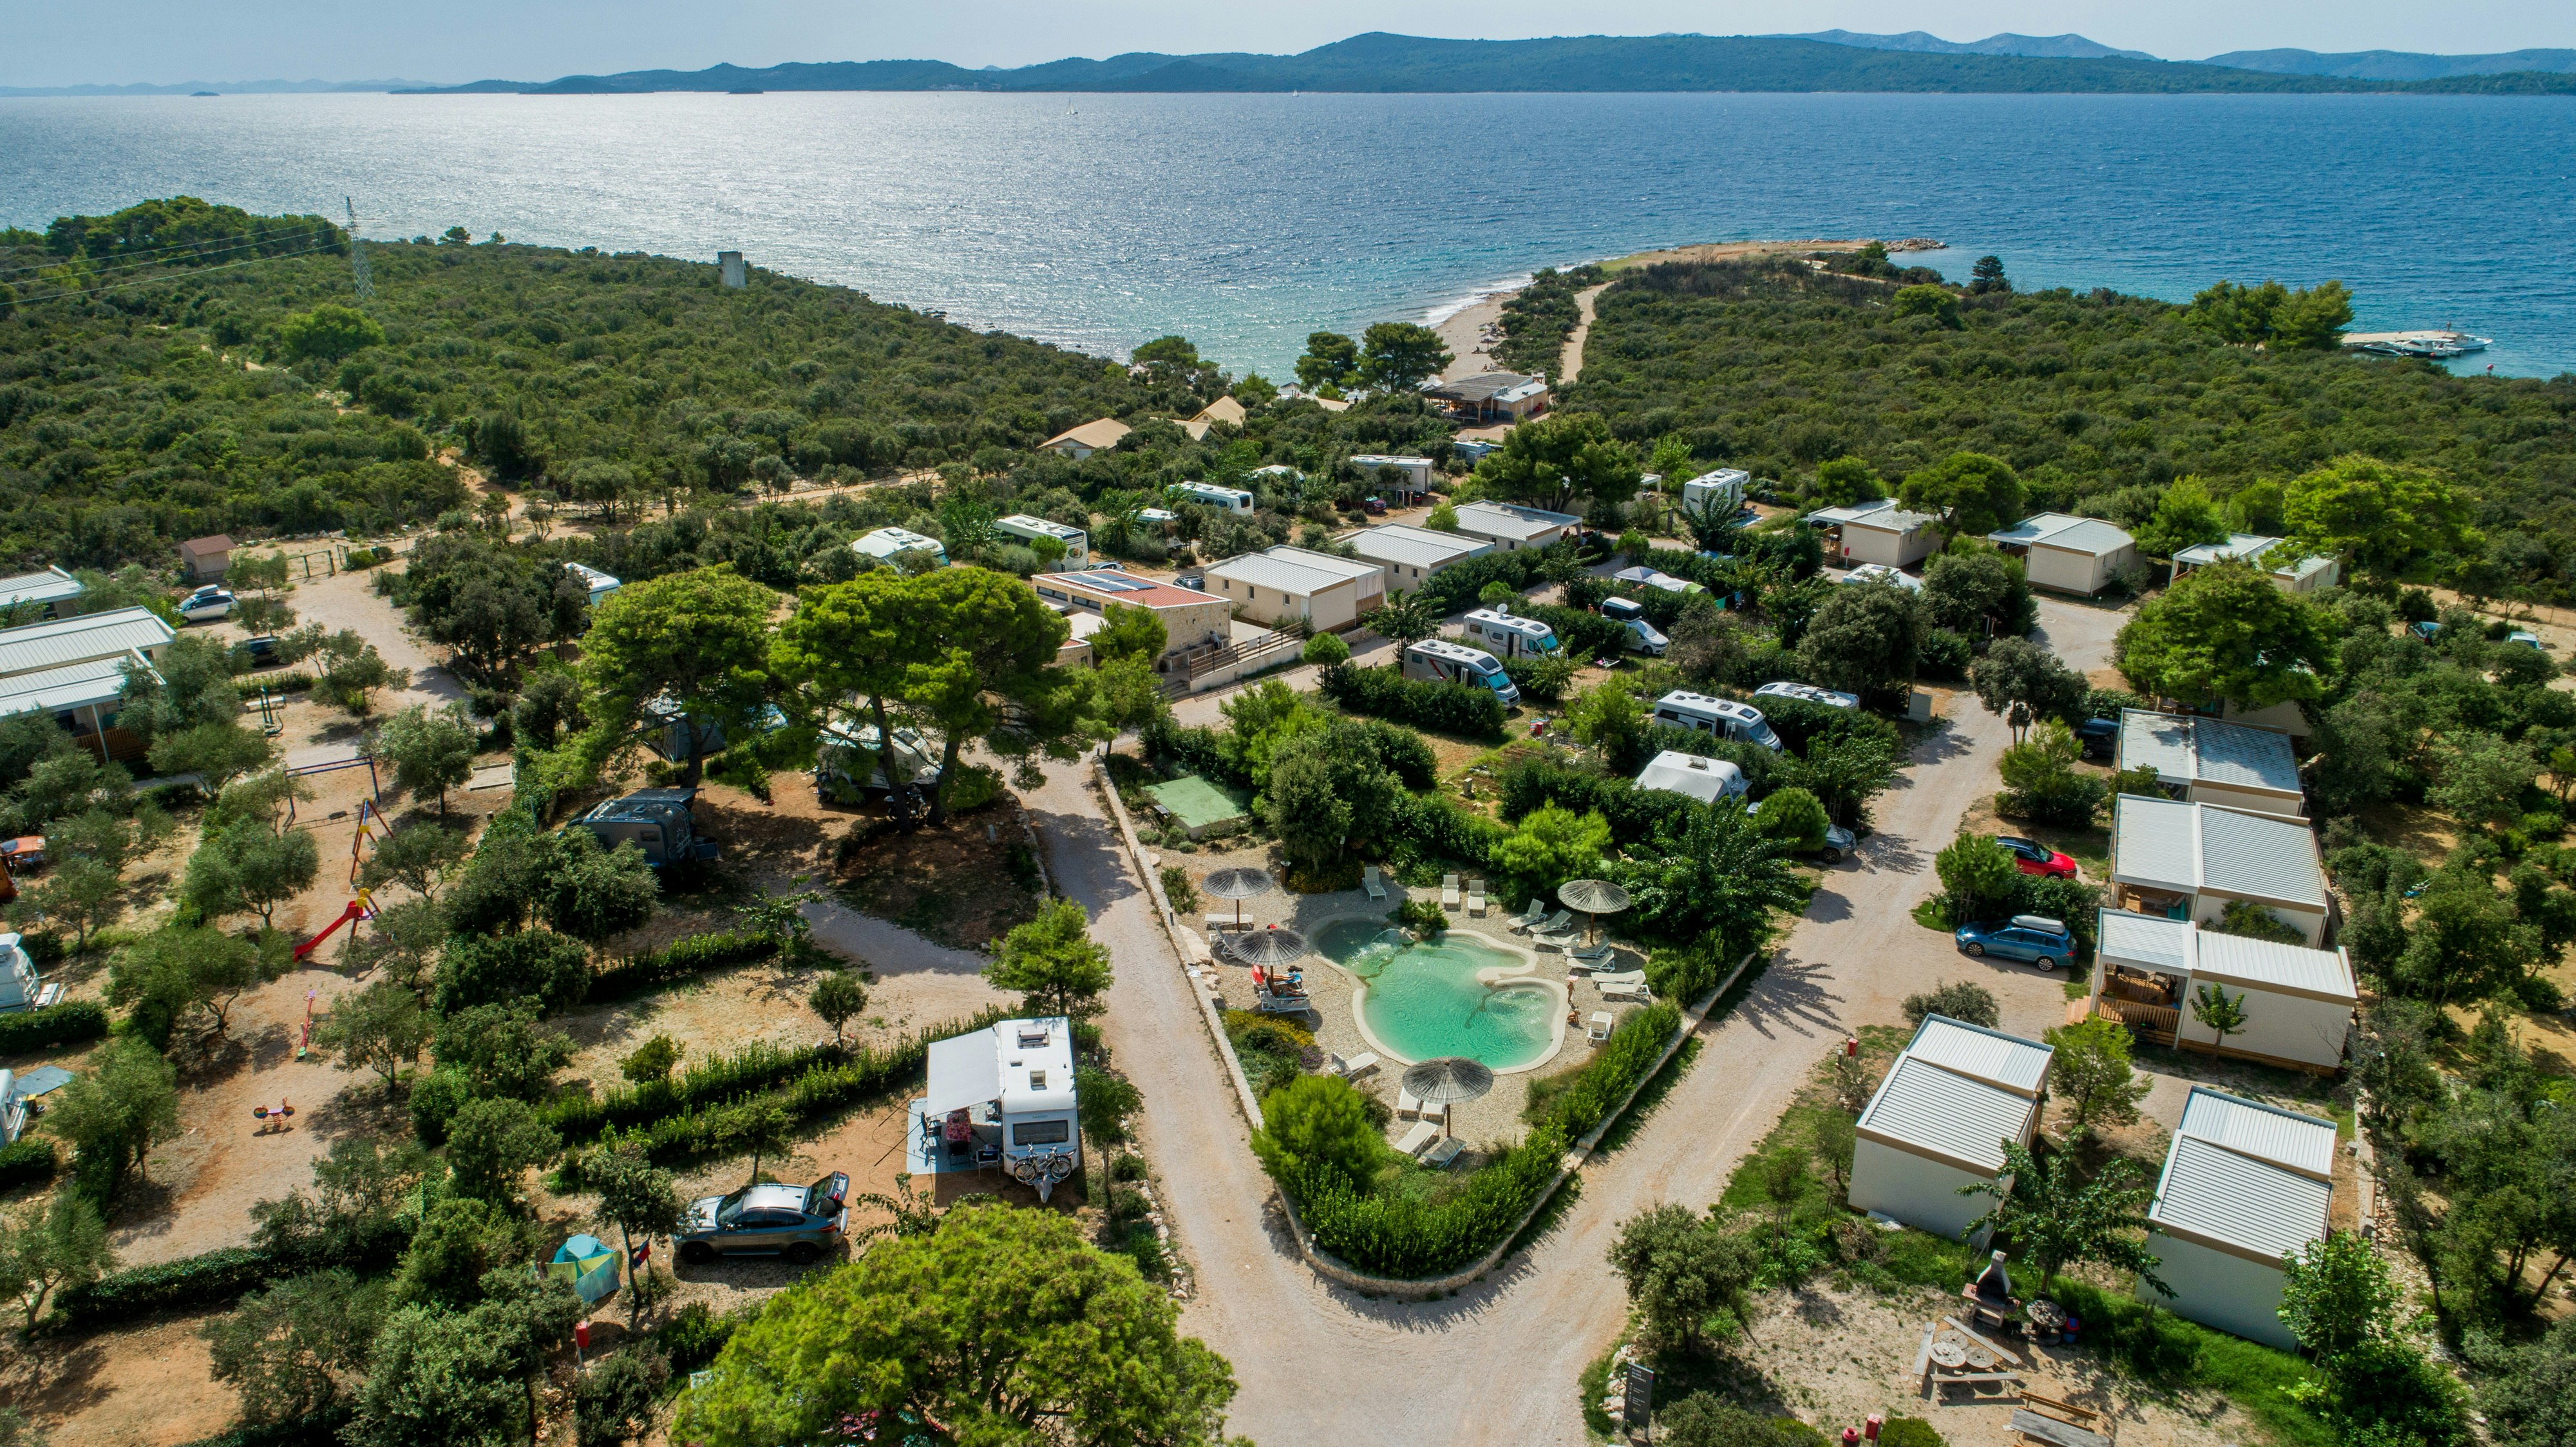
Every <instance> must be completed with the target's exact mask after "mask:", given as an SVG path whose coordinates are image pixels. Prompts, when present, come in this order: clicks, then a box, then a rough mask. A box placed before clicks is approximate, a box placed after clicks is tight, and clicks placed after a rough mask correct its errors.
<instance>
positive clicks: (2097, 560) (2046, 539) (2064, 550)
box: [1986, 512, 2138, 597]
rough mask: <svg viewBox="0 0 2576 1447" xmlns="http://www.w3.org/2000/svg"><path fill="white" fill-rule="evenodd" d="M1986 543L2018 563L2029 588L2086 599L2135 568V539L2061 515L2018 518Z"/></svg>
mask: <svg viewBox="0 0 2576 1447" xmlns="http://www.w3.org/2000/svg"><path fill="white" fill-rule="evenodd" d="M1986 541H1988V542H1990V543H1993V544H1994V545H1995V546H1996V547H1998V548H2001V549H2002V550H2003V551H2004V552H2005V554H2007V555H2008V556H2011V557H2016V558H2019V559H2021V560H2022V568H2023V571H2024V572H2025V573H2026V574H2028V576H2029V578H2030V581H2031V586H2033V587H2036V588H2055V589H2057V590H2058V591H2059V592H2062V593H2082V594H2084V595H2085V596H2087V597H2090V596H2091V595H2093V594H2095V593H2099V592H2101V591H2102V590H2103V589H2104V588H2107V587H2109V586H2111V580H2112V579H2113V578H2116V577H2118V576H2119V574H2120V570H2121V569H2123V568H2131V567H2135V566H2137V562H2138V542H2137V539H2135V538H2132V537H2130V536H2129V535H2128V534H2127V533H2126V532H2123V531H2122V530H2121V529H2120V528H2118V527H2117V526H2115V525H2113V524H2111V523H2106V522H2104V521H2102V520H2101V519H2100V518H2083V517H2075V516H2072V515H2070V514H2067V513H2062V512H2044V513H2040V514H2038V515H2037V516H2035V517H2026V518H2023V519H2022V520H2021V521H2020V522H2017V523H2015V524H2013V525H2012V526H2011V527H2008V528H2005V529H2003V530H2002V531H2000V532H1992V533H1988V534H1986Z"/></svg>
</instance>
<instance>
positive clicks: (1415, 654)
mask: <svg viewBox="0 0 2576 1447" xmlns="http://www.w3.org/2000/svg"><path fill="white" fill-rule="evenodd" d="M1404 676H1405V677H1407V678H1413V679H1420V680H1423V681H1425V682H1428V683H1463V684H1466V685H1467V686H1468V687H1470V688H1490V689H1492V690H1493V691H1494V696H1495V697H1497V698H1499V699H1501V700H1502V701H1503V702H1504V703H1506V704H1515V703H1518V702H1520V701H1521V691H1520V689H1519V687H1518V686H1516V685H1515V684H1513V682H1512V681H1511V679H1510V678H1509V677H1507V676H1505V675H1504V673H1503V665H1502V663H1501V661H1500V660H1498V659H1496V658H1495V657H1494V655H1492V654H1490V653H1487V652H1485V651H1484V650H1483V649H1481V648H1469V647H1467V646H1466V645H1465V644H1461V643H1452V642H1450V641H1449V640H1448V639H1446V638H1425V639H1423V640H1422V641H1421V642H1419V643H1415V644H1411V645H1409V646H1407V647H1406V648H1405V650H1404Z"/></svg>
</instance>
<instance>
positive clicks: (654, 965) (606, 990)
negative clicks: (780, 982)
mask: <svg viewBox="0 0 2576 1447" xmlns="http://www.w3.org/2000/svg"><path fill="white" fill-rule="evenodd" d="M778 949H779V945H778V941H777V940H776V939H775V938H773V937H771V936H769V935H765V934H740V933H734V932H730V931H729V932H727V933H724V934H712V935H695V936H692V937H690V938H688V939H684V940H681V941H679V942H677V943H675V944H673V945H672V946H671V947H670V948H668V949H661V950H655V951H653V952H652V953H651V954H644V955H628V956H627V957H626V958H625V959H622V960H620V961H618V962H617V963H616V964H613V965H611V966H609V967H608V968H607V969H604V970H600V971H598V972H596V973H594V974H593V975H592V976H591V977H590V992H589V993H588V994H587V995H586V996H584V997H583V998H584V999H586V1000H587V1001H588V1002H589V1003H591V1004H594V1005H596V1004H599V1003H601V1002H603V1001H607V1000H623V999H627V998H629V997H630V996H635V995H641V994H644V993H646V992H648V991H652V990H658V989H661V988H662V987H663V986H665V985H668V984H671V983H673V982H674V981H678V980H685V979H687V978H689V977H690V976H692V975H697V974H703V973H705V972H706V971H708V970H721V969H725V968H727V967H729V966H733V965H748V964H752V963H755V962H757V961H760V960H765V959H769V958H770V957H772V956H774V955H776V954H777V953H778Z"/></svg>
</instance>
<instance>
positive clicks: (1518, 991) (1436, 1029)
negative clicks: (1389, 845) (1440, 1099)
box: [1315, 919, 1563, 1070]
mask: <svg viewBox="0 0 2576 1447" xmlns="http://www.w3.org/2000/svg"><path fill="white" fill-rule="evenodd" d="M1386 928H1387V927H1386V926H1385V925H1384V924H1382V923H1380V922H1378V921H1376V920H1365V919H1347V920H1336V921H1334V922H1333V923H1331V924H1328V925H1326V926H1324V927H1323V928H1322V929H1321V930H1319V931H1317V933H1316V936H1315V948H1316V949H1317V950H1318V951H1319V952H1320V953H1322V954H1323V955H1324V956H1325V957H1326V958H1328V959H1330V960H1332V961H1333V962H1334V963H1335V964H1338V965H1340V966H1341V967H1342V968H1344V969H1346V970H1348V971H1350V972H1351V973H1352V974H1353V975H1354V976H1356V977H1358V979H1359V982H1360V983H1361V984H1362V985H1363V986H1365V987H1366V993H1364V994H1363V995H1361V996H1360V1006H1359V1009H1360V1019H1361V1023H1362V1024H1363V1025H1365V1026H1366V1027H1367V1030H1368V1032H1369V1034H1371V1035H1372V1036H1374V1037H1376V1039H1377V1040H1378V1042H1379V1043H1381V1044H1382V1045H1384V1046H1386V1047H1387V1048H1388V1049H1389V1050H1391V1051H1393V1052H1394V1053H1396V1054H1398V1055H1401V1056H1404V1057H1405V1058H1406V1059H1408V1060H1417V1061H1419V1060H1430V1059H1433V1058H1435V1057H1438V1056H1442V1055H1464V1056H1466V1057H1468V1058H1469V1059H1471V1060H1480V1061H1483V1062H1484V1063H1485V1064H1486V1065H1488V1066H1491V1067H1492V1068H1494V1069H1496V1070H1519V1069H1523V1068H1525V1067H1527V1066H1531V1065H1535V1064H1537V1063H1538V1062H1539V1061H1541V1060H1544V1059H1546V1058H1547V1055H1548V1051H1549V1050H1550V1048H1551V1047H1553V1046H1554V1044H1555V1043H1556V1013H1557V1011H1558V1010H1560V1009H1562V1008H1563V1007H1562V1006H1561V1005H1560V1004H1559V1003H1558V997H1557V994H1556V992H1555V991H1554V990H1552V989H1550V988H1548V987H1547V986H1546V985H1544V984H1541V983H1539V982H1537V981H1535V980H1533V979H1531V978H1530V977H1529V976H1528V975H1527V974H1519V975H1514V976H1511V977H1510V978H1509V979H1507V980H1506V981H1505V982H1503V983H1501V984H1497V985H1488V984H1485V983H1484V982H1483V981H1481V980H1479V979H1477V978H1476V976H1477V972H1478V971H1480V970H1488V969H1521V968H1524V967H1525V966H1526V965H1527V963H1528V962H1527V961H1526V960H1524V959H1523V958H1522V957H1521V956H1519V955H1516V954H1513V953H1511V952H1509V951H1507V950H1499V949H1496V948H1494V947H1493V946H1491V945H1489V944H1486V943H1485V942H1483V941H1482V940H1479V939H1476V938H1475V937H1474V936H1472V935H1464V934H1456V933H1452V934H1450V935H1447V936H1445V937H1444V938H1442V939H1441V940H1440V942H1439V943H1437V944H1411V945H1403V946H1397V945H1392V944H1383V943H1380V942H1379V940H1378V937H1379V936H1380V935H1381V934H1383V933H1385V932H1386Z"/></svg>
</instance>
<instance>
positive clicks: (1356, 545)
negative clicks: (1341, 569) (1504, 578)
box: [1342, 523, 1494, 593]
mask: <svg viewBox="0 0 2576 1447" xmlns="http://www.w3.org/2000/svg"><path fill="white" fill-rule="evenodd" d="M1342 541H1344V542H1346V543H1349V544H1350V545H1351V551H1352V552H1355V553H1357V554H1359V555H1360V556H1361V557H1363V558H1366V559H1368V560H1369V561H1370V562H1372V563H1375V564H1377V565H1378V566H1380V567H1382V568H1384V569H1386V587H1387V591H1388V592H1390V593H1410V592H1412V591H1413V590H1414V589H1416V588H1419V587H1421V586H1422V584H1423V581H1424V580H1425V579H1427V578H1436V577H1439V576H1440V573H1441V570H1442V569H1445V568H1448V567H1451V566H1453V565H1455V564H1458V563H1462V562H1465V561H1466V560H1467V559H1469V558H1481V557H1483V556H1484V555H1486V554H1487V553H1490V552H1492V551H1493V550H1494V545H1493V544H1492V543H1489V542H1486V541H1485V540H1484V539H1482V538H1471V537H1466V536H1463V535H1461V534H1458V533H1443V532H1434V531H1432V530H1431V529H1429V528H1418V527H1414V526H1412V525H1411V524H1409V523H1380V524H1379V525H1378V526H1376V527H1373V528H1362V529H1360V530H1359V531H1358V532H1355V533H1351V534H1349V535H1348V536H1346V537H1344V538H1343V539H1342Z"/></svg>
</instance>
